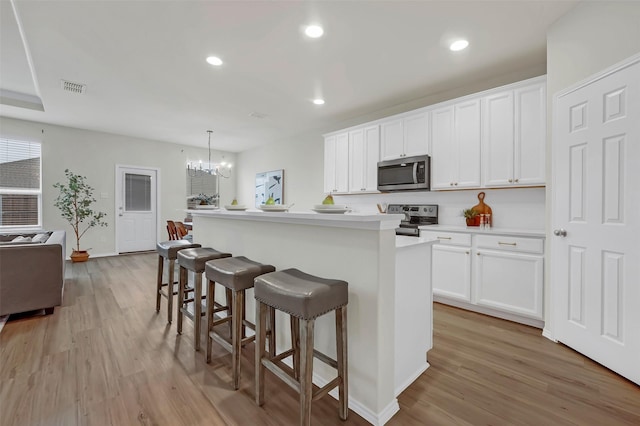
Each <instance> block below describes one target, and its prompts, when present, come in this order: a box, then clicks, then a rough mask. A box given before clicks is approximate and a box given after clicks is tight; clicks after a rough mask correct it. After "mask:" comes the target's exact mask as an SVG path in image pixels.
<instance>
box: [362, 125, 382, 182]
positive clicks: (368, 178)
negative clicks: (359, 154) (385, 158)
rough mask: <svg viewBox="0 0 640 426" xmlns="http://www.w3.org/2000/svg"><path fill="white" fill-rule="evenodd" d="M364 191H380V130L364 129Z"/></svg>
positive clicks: (374, 128)
mask: <svg viewBox="0 0 640 426" xmlns="http://www.w3.org/2000/svg"><path fill="white" fill-rule="evenodd" d="M364 151H365V152H364V185H363V187H364V190H365V191H377V190H378V161H380V128H379V127H378V126H371V127H367V128H365V129H364Z"/></svg>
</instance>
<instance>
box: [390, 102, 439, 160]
mask: <svg viewBox="0 0 640 426" xmlns="http://www.w3.org/2000/svg"><path fill="white" fill-rule="evenodd" d="M381 133H382V141H381V156H380V157H381V160H383V161H384V160H393V159H395V158H401V157H412V156H414V155H426V154H427V153H428V152H429V139H428V134H429V132H428V120H427V113H426V112H420V113H416V114H411V115H407V116H405V117H402V118H396V119H393V120H390V121H387V122H384V123H382V124H381Z"/></svg>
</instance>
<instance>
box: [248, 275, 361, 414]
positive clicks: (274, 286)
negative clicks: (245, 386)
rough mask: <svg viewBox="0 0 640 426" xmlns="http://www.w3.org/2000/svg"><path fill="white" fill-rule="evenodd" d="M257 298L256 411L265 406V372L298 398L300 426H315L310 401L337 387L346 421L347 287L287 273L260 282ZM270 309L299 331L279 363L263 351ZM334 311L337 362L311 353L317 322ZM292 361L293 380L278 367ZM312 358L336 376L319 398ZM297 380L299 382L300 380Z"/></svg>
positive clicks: (261, 277) (343, 284)
mask: <svg viewBox="0 0 640 426" xmlns="http://www.w3.org/2000/svg"><path fill="white" fill-rule="evenodd" d="M254 293H255V298H256V403H257V404H258V405H262V404H263V403H264V369H265V367H266V368H268V369H269V370H270V371H271V372H273V373H274V374H275V375H276V376H277V377H278V378H280V379H281V380H283V381H284V382H285V383H286V384H288V385H289V386H291V387H292V388H293V389H294V390H296V391H298V392H299V393H300V424H301V425H310V424H311V401H312V400H315V399H318V398H320V397H322V396H324V395H326V394H327V393H329V391H330V390H331V389H333V388H335V387H336V386H338V396H339V401H340V418H341V419H342V420H346V419H347V415H348V412H349V407H348V399H349V398H348V386H347V384H348V383H347V306H346V305H347V303H348V301H349V295H348V284H347V282H345V281H341V280H332V279H325V278H320V277H316V276H313V275H309V274H306V273H304V272H302V271H300V270H298V269H285V270H283V271H278V272H272V273H269V274H265V275H261V276H259V277H257V278H256V279H255V284H254ZM268 307H272V308H276V309H279V310H281V311H283V312H285V313H288V314H289V315H290V317H291V321H292V322H293V323H294V324H295V327H294V328H295V329H296V333H295V336H292V346H293V348H292V350H290V351H286V352H283V353H282V354H280V355H277V356H275V357H274V356H271V355H268V354H267V353H266V351H265V332H266V329H265V320H266V313H267V308H268ZM330 311H335V313H336V353H337V361H336V360H333V359H331V358H329V357H328V356H326V355H324V354H323V353H321V352H319V351H317V350H314V349H313V331H314V324H315V319H316V318H317V317H319V316H321V315H324V314H326V313H329V312H330ZM298 333H299V334H298ZM298 342H299V343H298ZM289 355H293V360H294V377H291V375H290V374H288V373H287V372H286V371H285V370H284V369H283V368H282V367H281V366H280V365H278V364H277V363H280V362H281V361H282V360H283V359H284V358H286V357H288V356H289ZM314 356H315V357H316V358H318V359H319V360H320V361H323V362H325V363H327V364H329V365H330V366H332V367H333V368H335V369H337V371H338V376H337V377H336V378H335V379H333V380H332V381H330V382H329V383H328V384H327V385H325V386H324V387H322V388H321V389H319V390H318V391H316V392H315V393H314V392H313V383H312V377H313V357H314ZM297 360H299V364H298V363H297V362H296V361H297ZM298 376H299V380H296V377H298Z"/></svg>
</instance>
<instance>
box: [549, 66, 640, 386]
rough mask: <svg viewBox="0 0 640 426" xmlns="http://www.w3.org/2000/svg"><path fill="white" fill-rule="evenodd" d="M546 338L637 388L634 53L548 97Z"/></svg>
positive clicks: (638, 167)
mask: <svg viewBox="0 0 640 426" xmlns="http://www.w3.org/2000/svg"><path fill="white" fill-rule="evenodd" d="M553 146H554V151H553V160H554V164H553V182H554V184H553V192H554V197H553V229H554V234H555V236H554V237H553V240H552V244H551V264H552V265H551V280H552V282H551V288H552V294H553V301H552V302H553V303H552V305H553V311H554V314H555V315H554V317H553V332H554V335H555V337H556V338H557V339H558V340H559V341H561V342H563V343H565V344H567V345H569V346H571V347H572V348H574V349H576V350H577V351H579V352H581V353H583V354H585V355H586V356H588V357H590V358H592V359H594V360H595V361H597V362H599V363H601V364H603V365H605V366H606V367H608V368H610V369H611V370H613V371H616V372H617V373H619V374H621V375H622V376H624V377H626V378H628V379H630V380H632V381H634V382H636V383H639V384H640V244H638V239H639V238H640V56H636V57H635V58H633V59H632V60H630V61H628V62H627V64H626V65H621V66H618V67H617V68H615V69H613V70H610V71H608V72H606V73H602V74H599V75H598V76H596V77H594V78H592V79H590V80H589V82H587V83H585V84H581V85H580V86H578V87H577V88H574V89H573V90H568V91H565V92H563V93H561V94H559V95H556V96H555V99H554V138H553Z"/></svg>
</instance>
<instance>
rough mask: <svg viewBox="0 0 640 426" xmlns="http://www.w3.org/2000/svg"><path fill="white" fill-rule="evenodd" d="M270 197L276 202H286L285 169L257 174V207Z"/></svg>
mask: <svg viewBox="0 0 640 426" xmlns="http://www.w3.org/2000/svg"><path fill="white" fill-rule="evenodd" d="M269 197H272V198H273V201H275V203H276V204H284V170H282V169H281V170H272V171H270V172H263V173H258V174H256V207H260V205H262V204H265V203H266V202H267V200H268V199H269Z"/></svg>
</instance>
